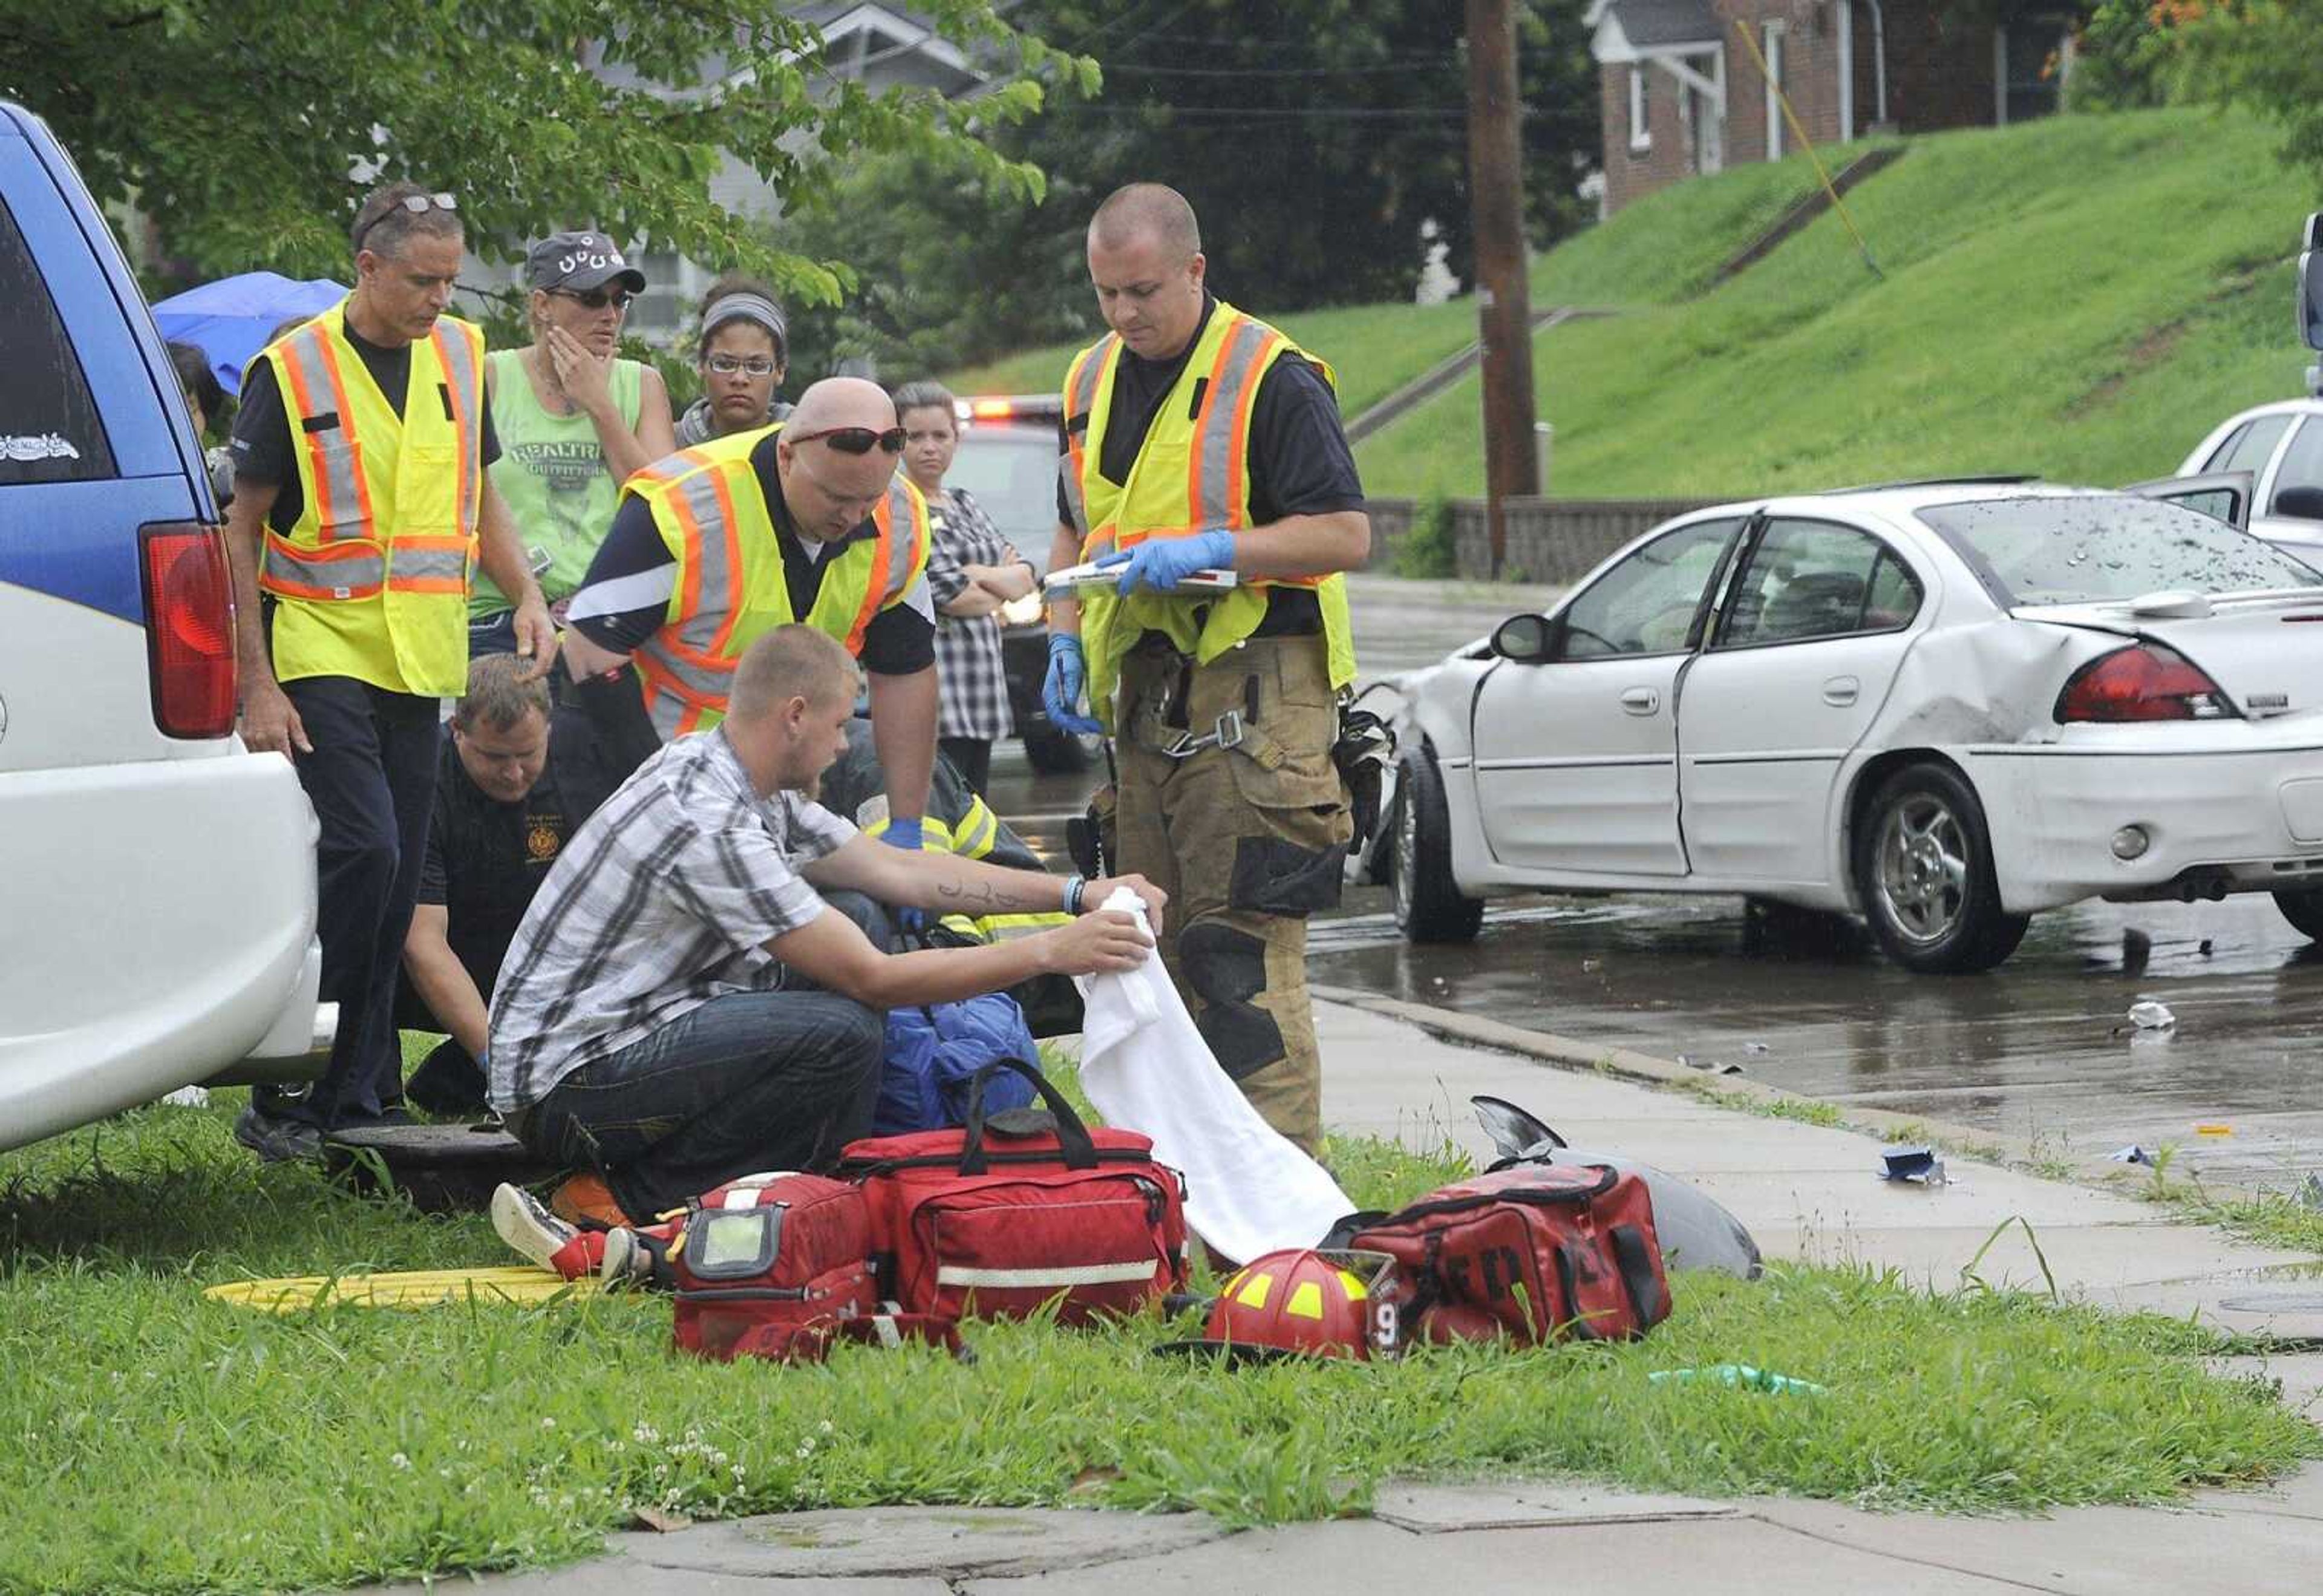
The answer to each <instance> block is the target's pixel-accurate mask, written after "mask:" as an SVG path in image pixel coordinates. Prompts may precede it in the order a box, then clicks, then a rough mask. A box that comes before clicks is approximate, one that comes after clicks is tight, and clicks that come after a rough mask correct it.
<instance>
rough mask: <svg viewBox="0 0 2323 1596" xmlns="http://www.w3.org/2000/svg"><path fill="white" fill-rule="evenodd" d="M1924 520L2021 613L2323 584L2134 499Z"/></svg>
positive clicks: (2216, 528)
mask: <svg viewBox="0 0 2323 1596" xmlns="http://www.w3.org/2000/svg"><path fill="white" fill-rule="evenodd" d="M1919 516H1920V518H1921V519H1922V520H1924V521H1925V522H1926V523H1927V524H1928V525H1929V526H1931V527H1934V528H1935V529H1936V530H1937V532H1939V533H1940V534H1942V537H1943V538H1944V540H1945V541H1946V542H1948V543H1950V544H1951V546H1952V547H1953V549H1955V550H1956V551H1957V552H1958V553H1959V554H1960V557H1961V558H1963V559H1965V560H1966V561H1968V563H1969V565H1971V566H1972V567H1974V569H1975V571H1976V573H1977V575H1978V576H1979V578H1980V579H1981V580H1982V581H1983V582H1984V584H1985V586H1986V587H1987V588H1988V589H1989V590H1991V592H1992V595H1993V597H1994V599H1995V600H1996V601H1998V602H1999V603H2001V604H2003V605H2006V606H2011V607H2014V606H2017V605H2025V604H2085V603H2103V602H2106V601H2114V600H2124V599H2135V598H2140V597H2142V596H2144V595H2145V594H2147V593H2155V592H2195V593H2205V594H2213V593H2238V592H2258V591H2260V590H2263V589H2268V588H2297V587H2313V586H2317V585H2318V584H2323V573H2317V572H2316V571H2314V570H2312V569H2311V568H2309V566H2307V565H2305V564H2301V563H2300V561H2298V560H2295V559H2293V558H2291V556H2290V555H2286V554H2284V553H2283V552H2282V550H2280V549H2278V548H2276V547H2274V546H2272V545H2271V544H2268V543H2266V542H2263V541H2262V540H2261V539H2259V538H2256V537H2252V536H2251V535H2250V534H2248V533H2246V532H2241V531H2237V530H2236V529H2235V528H2234V527H2231V526H2228V525H2227V524H2226V523H2225V522H2223V521H2219V520H2216V519H2213V518H2211V517H2208V516H2206V515H2202V514H2200V513H2199V512H2197V511H2194V510H2190V509H2182V508H2181V507H2180V506H2178V505H2174V504H2168V503H2164V502H2162V501H2161V500H2152V499H2139V498H2136V497H2134V496H2132V495H2129V494H2112V493H2085V494H2074V495H2071V496H2070V497H2068V496H2064V495H2056V496H2043V497H2038V498H2034V497H2026V498H2019V499H1978V500H1966V501H1964V502H1961V503H1957V504H1940V505H1931V506H1929V507H1928V508H1926V509H1922V510H1921V511H1920V512H1919Z"/></svg>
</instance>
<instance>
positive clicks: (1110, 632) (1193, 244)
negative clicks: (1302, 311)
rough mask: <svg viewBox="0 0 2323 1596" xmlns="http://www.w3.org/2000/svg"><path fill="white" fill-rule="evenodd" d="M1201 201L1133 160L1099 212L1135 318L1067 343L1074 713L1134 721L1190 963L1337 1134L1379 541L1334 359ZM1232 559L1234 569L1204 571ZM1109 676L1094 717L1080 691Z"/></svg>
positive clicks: (1257, 1083) (1100, 228)
mask: <svg viewBox="0 0 2323 1596" xmlns="http://www.w3.org/2000/svg"><path fill="white" fill-rule="evenodd" d="M1205 271H1206V265H1205V261H1204V257H1203V255H1202V238H1201V232H1200V229H1199V228H1198V226H1197V225H1196V223H1195V219H1194V211H1193V207H1192V206H1189V205H1188V204H1187V203H1186V200H1185V197H1183V196H1182V195H1180V194H1179V193H1178V192H1177V190H1175V189H1173V188H1164V187H1163V186H1162V185H1161V184H1159V183H1132V184H1130V185H1129V186H1128V187H1126V188H1121V189H1118V190H1116V192H1115V193H1114V194H1113V195H1112V196H1111V197H1108V198H1107V199H1106V202H1105V203H1104V204H1103V205H1101V206H1098V207H1097V215H1096V216H1094V217H1092V218H1091V220H1090V222H1089V227H1088V272H1089V280H1090V283H1091V285H1092V286H1093V287H1094V288H1095V289H1097V309H1098V311H1099V312H1100V313H1101V314H1102V315H1103V316H1104V318H1105V322H1106V326H1107V327H1109V328H1110V329H1111V331H1110V332H1108V333H1107V335H1106V336H1105V337H1104V338H1102V339H1100V340H1099V341H1098V342H1097V343H1096V344H1091V345H1090V346H1089V347H1088V349H1085V350H1083V351H1082V352H1081V353H1080V354H1079V357H1077V358H1076V359H1075V360H1074V361H1073V362H1072V364H1071V366H1070V368H1068V370H1067V374H1066V377H1065V395H1064V416H1065V423H1064V425H1065V437H1064V454H1065V458H1064V461H1063V463H1062V470H1061V475H1060V491H1059V504H1058V519H1059V521H1060V523H1061V524H1060V526H1059V527H1058V529H1057V538H1056V544H1055V546H1054V551H1053V553H1052V555H1051V564H1050V567H1049V568H1050V569H1051V570H1052V571H1055V570H1061V569H1063V568H1064V567H1066V566H1068V565H1070V564H1074V563H1075V562H1077V561H1081V560H1093V561H1095V562H1096V563H1097V564H1099V565H1101V566H1103V567H1105V568H1106V575H1108V576H1110V577H1111V578H1112V581H1111V582H1107V583H1106V584H1105V585H1103V586H1096V587H1089V588H1085V589H1083V590H1081V591H1080V592H1079V601H1078V602H1074V601H1061V602H1059V603H1057V604H1054V605H1053V606H1052V607H1051V613H1050V622H1049V625H1050V636H1049V674H1048V679H1047V681H1046V683H1044V685H1043V689H1042V697H1043V700H1044V702H1045V704H1046V707H1047V709H1048V711H1049V719H1050V720H1051V721H1052V722H1054V723H1055V724H1056V725H1058V726H1060V727H1061V728H1062V729H1066V730H1069V731H1079V730H1088V731H1094V730H1097V729H1100V723H1102V729H1106V730H1108V731H1110V732H1111V733H1112V735H1113V738H1114V748H1115V750H1116V754H1117V756H1118V765H1117V768H1118V771H1119V775H1120V780H1119V791H1118V796H1117V807H1116V813H1115V828H1116V838H1115V843H1116V846H1115V848H1114V850H1113V852H1114V855H1115V857H1116V858H1118V860H1119V863H1120V865H1121V866H1122V867H1125V868H1127V869H1132V870H1136V871H1139V872H1141V873H1143V875H1145V876H1148V877H1149V878H1151V879H1152V881H1153V882H1154V883H1155V884H1156V885H1160V886H1161V888H1162V890H1163V891H1164V892H1166V893H1167V894H1169V895H1170V897H1171V900H1172V902H1173V904H1174V906H1175V909H1176V913H1173V914H1172V915H1171V920H1172V922H1174V923H1173V925H1172V927H1171V930H1170V931H1168V932H1166V933H1165V934H1164V936H1163V938H1162V940H1161V951H1162V956H1163V958H1164V959H1165V960H1166V961H1167V963H1168V966H1169V969H1170V973H1171V977H1172V979H1173V980H1175V981H1176V983H1177V985H1178V987H1179V990H1180V993H1181V994H1182V995H1184V997H1185V999H1186V1006H1187V1008H1188V1009H1189V1011H1190V1012H1191V1014H1193V1017H1194V1023H1195V1026H1196V1028H1197V1029H1198V1030H1199V1031H1200V1032H1201V1033H1202V1038H1203V1040H1204V1041H1207V1043H1208V1044H1209V1048H1210V1051H1211V1052H1212V1053H1213V1054H1215V1055H1216V1056H1217V1061H1218V1064H1219V1067H1220V1068H1221V1069H1224V1070H1225V1071H1226V1074H1227V1075H1229V1076H1231V1077H1232V1078H1234V1080H1235V1084H1236V1085H1237V1086H1239V1087H1241V1088H1242V1091H1243V1095H1244V1096H1245V1097H1247V1098H1249V1099H1250V1102H1251V1105H1253V1107H1255V1108H1256V1109H1257V1110H1258V1111H1259V1113H1260V1114H1262V1115H1264V1116H1265V1118H1266V1121H1267V1123H1268V1124H1272V1126H1273V1127H1274V1128H1275V1129H1276V1130H1278V1131H1280V1132H1281V1133H1283V1134H1284V1135H1285V1136H1288V1137H1289V1138H1290V1140H1292V1141H1294V1142H1298V1143H1299V1145H1300V1146H1301V1147H1303V1148H1305V1149H1306V1150H1307V1151H1308V1152H1310V1153H1312V1152H1315V1151H1318V1149H1319V1148H1320V1146H1321V1144H1322V1137H1323V1121H1322V1062H1321V1058H1320V1054H1319V1050H1318V1045H1317V1043H1316V1040H1315V1018H1314V1008H1313V1004H1312V1003H1311V1001H1310V1000H1309V999H1308V994H1307V975H1306V947H1307V916H1308V914H1310V913H1313V912H1314V911H1315V910H1317V909H1324V908H1328V907H1330V906H1331V905H1332V904H1334V903H1337V902H1338V899H1339V880H1340V868H1341V865H1342V863H1343V860H1344V858H1345V853H1346V848H1347V844H1348V841H1349V839H1351V838H1352V837H1353V835H1354V821H1353V818H1352V814H1351V812H1350V807H1349V802H1348V794H1347V791H1346V787H1345V784H1344V783H1343V782H1342V781H1341V780H1340V777H1339V772H1338V768H1337V766H1336V764H1335V763H1334V762H1333V760H1332V757H1331V750H1332V747H1333V745H1334V744H1335V743H1336V741H1337V740H1338V717H1337V711H1336V699H1337V696H1338V694H1339V693H1341V692H1342V691H1343V690H1344V689H1345V687H1346V686H1347V684H1348V683H1349V682H1350V681H1352V680H1353V679H1354V671H1355V656H1354V640H1353V637H1352V636H1351V633H1350V628H1349V626H1348V617H1347V597H1346V584H1345V581H1344V580H1343V579H1342V578H1341V576H1340V575H1339V573H1341V572H1345V571H1351V570H1354V569H1357V568H1359V567H1361V565H1362V564H1363V560H1364V557H1365V556H1366V555H1368V554H1369V552H1370V550H1371V519H1370V517H1369V516H1368V515H1367V514H1366V513H1365V511H1364V508H1363V483H1362V482H1360V481H1359V480H1358V479H1357V477H1356V474H1355V463H1354V455H1353V454H1352V453H1350V451H1349V450H1348V448H1347V440H1346V435H1345V431H1344V430H1343V429H1342V428H1341V427H1340V425H1339V409H1338V403H1337V400H1336V398H1335V397H1334V395H1333V392H1332V388H1331V376H1330V369H1329V368H1328V367H1327V366H1325V365H1323V364H1322V363H1321V362H1317V361H1314V360H1312V359H1310V358H1309V357H1308V355H1307V354H1306V353H1305V352H1304V351H1302V350H1301V349H1299V346H1298V345H1297V344H1293V343H1291V342H1290V340H1289V339H1288V338H1286V337H1284V336H1283V335H1282V334H1281V333H1280V332H1277V331H1276V330H1275V329H1274V328H1272V327H1271V326H1267V325H1266V324H1265V323H1264V322H1262V321H1260V320H1258V319H1257V318H1256V317H1255V316H1245V315H1244V314H1243V313H1242V312H1241V311H1239V310H1236V309H1235V307H1233V306H1231V305H1228V304H1226V303H1225V302H1224V301H1222V300H1220V299H1218V298H1217V297H1216V296H1214V295H1212V294H1211V293H1210V291H1209V289H1207V286H1206V285H1205V283H1204V274H1205ZM1213 571H1230V572H1232V573H1234V578H1235V585H1233V586H1232V587H1227V588H1221V587H1219V586H1218V585H1217V584H1215V583H1212V584H1209V585H1207V586H1205V585H1202V584H1199V583H1196V584H1192V585H1189V578H1193V577H1196V576H1198V574H1199V573H1205V572H1213ZM1084 695H1086V698H1087V702H1088V708H1089V712H1090V714H1091V715H1094V716H1095V717H1096V718H1095V719H1094V720H1091V719H1089V718H1088V717H1087V716H1084V715H1082V714H1081V713H1080V705H1081V702H1082V700H1083V697H1084Z"/></svg>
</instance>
